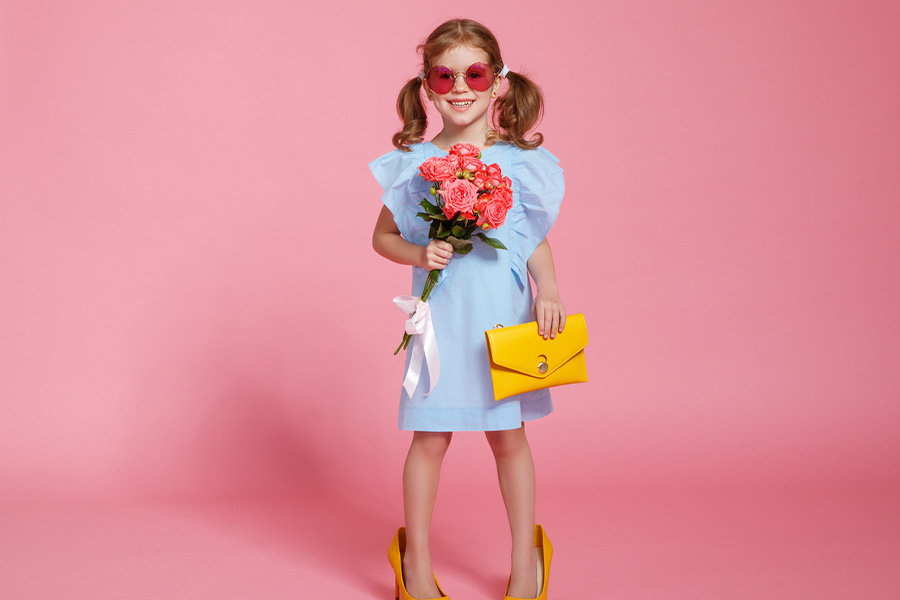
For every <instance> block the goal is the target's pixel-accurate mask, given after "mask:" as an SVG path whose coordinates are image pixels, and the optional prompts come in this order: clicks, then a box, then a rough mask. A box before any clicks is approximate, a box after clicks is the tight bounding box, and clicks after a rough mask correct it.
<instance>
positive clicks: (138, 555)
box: [0, 490, 900, 600]
mask: <svg viewBox="0 0 900 600" xmlns="http://www.w3.org/2000/svg"><path fill="white" fill-rule="evenodd" d="M570 492H571V493H570ZM454 494H455V495H454ZM548 496H550V497H549V498H545V499H544V501H543V504H542V506H543V510H542V511H541V512H542V513H543V515H544V517H545V518H543V519H541V520H542V521H543V522H544V524H545V526H546V528H547V531H548V533H549V534H550V537H551V539H552V541H553V542H554V546H555V549H556V552H555V554H554V561H553V568H552V577H551V586H550V597H551V598H554V599H558V600H559V599H575V598H603V599H605V598H609V599H621V600H625V599H635V600H638V599H640V600H651V599H660V600H662V599H666V600H680V599H685V600H686V599H692V600H693V599H706V598H709V599H734V600H739V599H745V598H746V599H751V598H752V599H782V598H784V599H789V598H790V599H806V598H810V599H813V598H814V599H816V600H822V599H829V598H834V599H847V598H862V599H890V598H898V597H900V510H898V508H900V503H898V495H897V494H896V493H888V492H881V493H879V492H876V491H871V490H870V491H867V492H866V493H862V492H858V493H838V492H830V493H813V492H804V493H798V492H793V493H787V492H763V491H761V490H756V491H755V492H753V493H734V492H732V493H728V494H725V493H706V494H703V495H698V494H691V493H687V492H677V493H676V492H665V491H654V492H649V491H644V492H629V493H625V492H617V493H608V494H598V493H591V494H584V493H575V492H574V491H573V490H569V491H567V492H565V493H563V492H561V491H557V495H553V494H548ZM473 504H474V502H473V496H472V495H471V494H469V493H468V492H465V493H464V492H462V491H460V490H449V491H446V493H445V494H444V495H443V496H441V498H440V499H439V506H438V511H437V514H436V521H435V531H434V534H433V537H434V546H435V548H434V552H435V561H436V568H437V569H438V570H439V572H438V575H439V578H440V580H441V584H442V586H443V587H444V589H445V590H446V591H447V592H448V593H449V594H450V596H451V597H452V598H455V599H460V598H463V599H484V600H488V599H495V600H499V598H500V597H502V592H503V589H504V585H505V581H506V575H507V574H506V570H505V565H504V558H503V557H504V554H505V552H506V550H505V540H506V537H505V524H504V523H503V520H502V516H503V514H502V507H500V506H499V504H498V503H496V502H491V503H490V505H489V506H487V507H484V508H483V509H481V508H479V511H478V513H477V517H476V515H471V516H468V517H467V516H466V512H467V511H466V510H458V511H454V510H449V508H451V507H454V506H469V507H471V506H473ZM395 514H397V510H396V507H389V506H388V505H387V502H386V498H366V497H361V496H356V497H350V496H349V494H348V495H347V496H346V497H340V496H339V495H331V497H327V496H326V495H320V496H317V497H315V498H313V499H304V498H303V497H299V496H298V497H288V496H283V497H275V498H269V499H266V500H243V501H237V500H233V501H228V502H225V501H219V502H214V501H180V502H174V501H172V500H157V501H153V502H150V501H145V502H131V503H125V502H121V501H120V502H100V501H94V502H78V503H46V502H42V503H30V504H28V505H24V504H23V503H18V504H15V503H7V504H4V505H2V513H0V592H2V593H0V597H2V598H14V599H32V598H40V599H44V598H47V599H56V598H60V599H61V598H65V599H66V600H78V599H82V598H122V599H142V598H159V599H165V600H177V599H181V598H184V599H191V600H199V599H205V598H210V599H216V600H226V599H231V598H272V599H280V598H373V599H374V598H380V599H388V598H391V597H392V592H393V589H392V587H393V586H392V579H391V573H390V571H389V569H388V565H387V561H386V558H385V552H386V547H387V543H388V542H389V540H390V538H391V536H392V534H393V529H394V528H395V527H396V525H397V523H396V521H395V516H394V515H395Z"/></svg>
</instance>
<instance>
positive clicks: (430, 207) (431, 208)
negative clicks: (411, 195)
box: [419, 198, 441, 215]
mask: <svg viewBox="0 0 900 600" xmlns="http://www.w3.org/2000/svg"><path fill="white" fill-rule="evenodd" d="M419 206H421V207H422V208H423V209H425V212H427V213H428V214H429V215H436V214H438V213H440V212H441V209H440V208H438V207H437V206H435V205H434V204H432V203H431V202H429V201H428V200H427V199H426V198H422V201H421V202H419Z"/></svg>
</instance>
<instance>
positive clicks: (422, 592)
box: [403, 431, 453, 600]
mask: <svg viewBox="0 0 900 600" xmlns="http://www.w3.org/2000/svg"><path fill="white" fill-rule="evenodd" d="M452 435H453V434H452V433H450V432H446V433H443V432H440V433H435V432H427V431H416V432H414V433H413V439H412V443H411V444H410V446H409V454H407V456H406V465H405V466H404V468H403V509H404V515H405V518H406V552H405V554H404V556H403V576H404V580H405V582H406V590H407V591H408V592H409V594H410V596H412V597H413V598H418V599H423V600H424V599H426V598H440V597H441V594H440V592H438V588H437V585H435V583H434V570H433V569H432V566H431V549H430V547H429V543H428V542H429V532H430V531H431V515H432V514H433V513H434V501H435V498H436V496H437V489H438V481H439V480H440V476H441V463H443V461H444V455H445V454H446V453H447V448H449V447H450V439H451V438H452Z"/></svg>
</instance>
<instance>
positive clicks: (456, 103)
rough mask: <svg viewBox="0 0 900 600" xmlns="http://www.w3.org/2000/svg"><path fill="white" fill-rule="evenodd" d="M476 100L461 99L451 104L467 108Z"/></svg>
mask: <svg viewBox="0 0 900 600" xmlns="http://www.w3.org/2000/svg"><path fill="white" fill-rule="evenodd" d="M474 102H475V101H474V100H460V101H458V102H450V104H451V105H453V106H455V107H457V108H465V107H466V106H469V105H470V104H473V103H474Z"/></svg>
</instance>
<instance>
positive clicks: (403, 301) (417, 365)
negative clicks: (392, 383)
mask: <svg viewBox="0 0 900 600" xmlns="http://www.w3.org/2000/svg"><path fill="white" fill-rule="evenodd" d="M394 304H396V305H397V308H399V309H400V310H402V311H403V312H405V313H406V314H409V313H413V314H412V316H411V317H410V318H409V319H407V320H406V333H408V334H410V335H412V336H415V337H414V338H413V348H412V355H411V356H410V357H409V368H408V369H407V371H406V377H405V378H404V380H403V389H405V390H406V393H407V394H408V395H409V397H410V398H412V395H413V392H415V391H416V387H417V386H418V385H419V379H420V378H421V375H422V365H423V364H424V365H426V366H427V367H428V380H429V387H428V392H427V393H426V394H425V395H426V396H427V395H428V394H430V393H431V390H433V389H434V386H435V384H436V383H437V380H438V375H440V372H441V364H440V360H439V359H438V349H437V338H435V336H434V325H433V324H432V322H431V307H430V306H428V303H427V302H422V300H420V299H419V298H416V297H414V296H397V297H396V298H394Z"/></svg>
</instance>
